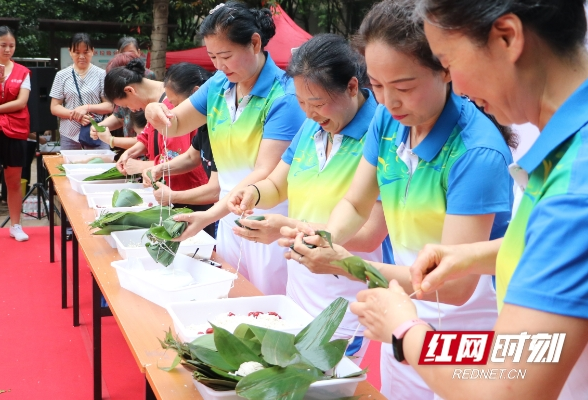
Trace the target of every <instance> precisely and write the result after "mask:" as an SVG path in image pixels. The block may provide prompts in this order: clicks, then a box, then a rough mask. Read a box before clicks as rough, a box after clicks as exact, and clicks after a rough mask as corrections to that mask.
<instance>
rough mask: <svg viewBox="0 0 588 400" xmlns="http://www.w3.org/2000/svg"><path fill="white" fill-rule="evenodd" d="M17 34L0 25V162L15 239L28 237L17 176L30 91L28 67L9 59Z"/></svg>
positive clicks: (23, 149) (24, 143) (27, 124)
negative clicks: (22, 217) (23, 221)
mask: <svg viewBox="0 0 588 400" xmlns="http://www.w3.org/2000/svg"><path fill="white" fill-rule="evenodd" d="M15 49H16V37H15V36H14V33H13V32H12V30H11V29H10V28H9V27H7V26H0V64H2V65H3V69H4V71H0V72H2V75H1V76H0V93H1V94H0V162H2V168H3V169H4V180H5V181H6V188H7V191H8V196H7V200H8V215H9V216H10V229H9V234H10V237H13V238H14V239H16V240H17V241H18V242H23V241H25V240H29V236H28V235H27V234H26V233H24V231H23V230H22V226H21V225H20V210H21V203H22V192H21V185H20V179H21V175H22V168H23V166H24V165H25V163H26V151H27V137H28V136H29V131H30V124H31V120H30V115H29V110H28V108H27V102H28V100H29V94H30V92H31V79H30V71H29V70H28V69H27V68H26V67H23V66H22V65H20V64H17V63H15V62H14V61H12V56H13V55H14V51H15Z"/></svg>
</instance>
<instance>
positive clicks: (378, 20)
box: [353, 0, 518, 149]
mask: <svg viewBox="0 0 588 400" xmlns="http://www.w3.org/2000/svg"><path fill="white" fill-rule="evenodd" d="M422 1H428V0H422ZM430 1H434V0H430ZM440 1H443V0H440ZM448 2H449V1H448ZM475 2H476V0H472V3H475ZM482 2H483V1H482ZM414 12H415V2H414V0H384V1H382V2H380V3H377V4H375V5H374V6H373V7H372V9H371V10H370V11H369V12H368V13H367V15H366V16H365V18H364V19H363V21H362V23H361V26H360V27H359V31H358V33H357V35H356V36H355V37H354V39H353V42H354V45H355V46H356V47H357V48H358V49H359V50H360V51H361V52H365V48H366V46H367V45H368V44H370V43H373V42H376V41H381V42H383V43H385V44H386V45H388V46H390V47H392V48H394V49H395V50H396V51H399V52H402V53H404V54H406V55H408V56H410V57H412V58H414V59H415V60H416V61H417V62H418V63H419V64H421V65H422V66H423V67H425V68H429V69H430V70H432V71H434V72H441V71H445V68H443V65H441V63H440V62H439V60H438V59H437V58H436V57H435V56H434V55H433V52H432V51H431V48H430V47H429V42H428V41H427V37H426V36H425V29H424V23H423V21H422V20H415V19H414V18H413V15H414ZM474 104H475V103H474ZM476 108H478V107H477V106H476ZM478 110H480V111H482V113H484V111H483V110H482V109H480V108H478ZM484 115H486V116H487V117H488V118H489V119H490V120H491V121H492V122H493V123H494V125H496V128H498V130H499V131H500V133H501V134H502V137H503V138H504V140H505V141H506V143H507V144H508V146H509V147H511V148H513V149H514V148H516V147H517V146H518V137H517V135H516V134H515V133H514V132H513V130H512V129H511V128H510V127H507V126H503V125H500V124H499V123H498V121H496V119H495V118H494V117H493V116H491V115H488V114H486V113H484Z"/></svg>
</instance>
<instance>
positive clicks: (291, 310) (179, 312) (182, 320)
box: [167, 295, 313, 342]
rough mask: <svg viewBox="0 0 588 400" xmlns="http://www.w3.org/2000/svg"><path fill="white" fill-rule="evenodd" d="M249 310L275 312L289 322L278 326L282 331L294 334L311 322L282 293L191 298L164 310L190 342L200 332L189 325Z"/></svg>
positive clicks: (180, 334) (304, 312) (246, 312)
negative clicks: (289, 325)
mask: <svg viewBox="0 0 588 400" xmlns="http://www.w3.org/2000/svg"><path fill="white" fill-rule="evenodd" d="M251 311H261V312H264V313H267V312H269V311H274V312H277V313H278V314H279V315H280V317H282V319H283V320H284V321H287V322H288V324H290V323H291V324H292V325H293V327H292V328H288V329H279V330H281V331H283V332H288V333H293V334H297V333H298V332H300V331H301V330H302V329H303V328H304V327H305V326H306V325H308V324H309V323H310V322H312V320H313V318H312V316H311V315H310V314H309V313H307V312H306V311H305V310H304V309H303V308H302V307H300V306H299V305H298V304H296V303H295V302H294V301H293V300H292V299H290V298H289V297H286V296H283V295H274V296H255V297H235V298H230V299H221V300H203V301H190V302H184V303H173V304H170V305H169V306H168V307H167V312H168V313H169V315H170V316H171V318H172V320H173V322H174V330H175V331H176V334H177V335H178V336H179V337H180V339H181V340H182V341H184V342H191V341H193V340H194V339H196V338H197V337H198V336H201V335H198V334H196V335H194V334H193V332H190V330H189V329H187V327H188V326H190V325H192V324H194V325H200V324H204V323H206V322H208V321H210V320H212V319H214V318H215V317H216V316H217V315H219V314H225V313H229V312H232V313H233V314H236V315H247V314H249V313H250V312H251Z"/></svg>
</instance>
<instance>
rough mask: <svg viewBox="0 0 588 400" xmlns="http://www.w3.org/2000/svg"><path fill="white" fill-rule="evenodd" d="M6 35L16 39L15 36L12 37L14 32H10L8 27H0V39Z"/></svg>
mask: <svg viewBox="0 0 588 400" xmlns="http://www.w3.org/2000/svg"><path fill="white" fill-rule="evenodd" d="M6 35H10V36H12V37H13V38H14V39H16V36H14V32H12V29H10V28H9V27H8V26H6V25H2V26H0V37H2V36H6Z"/></svg>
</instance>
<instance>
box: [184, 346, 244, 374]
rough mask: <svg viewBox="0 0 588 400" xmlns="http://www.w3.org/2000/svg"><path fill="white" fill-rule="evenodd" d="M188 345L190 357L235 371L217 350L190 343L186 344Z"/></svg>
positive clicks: (224, 369)
mask: <svg viewBox="0 0 588 400" xmlns="http://www.w3.org/2000/svg"><path fill="white" fill-rule="evenodd" d="M188 347H189V348H190V353H191V354H192V358H198V359H200V360H201V361H202V362H204V363H206V364H208V365H210V366H211V367H215V368H217V369H221V370H223V371H233V372H234V371H235V369H234V368H232V366H231V365H230V364H229V363H227V362H226V361H225V360H224V358H222V356H221V355H220V354H219V352H218V351H214V350H210V349H207V348H206V347H200V346H195V345H192V344H190V345H188Z"/></svg>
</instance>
